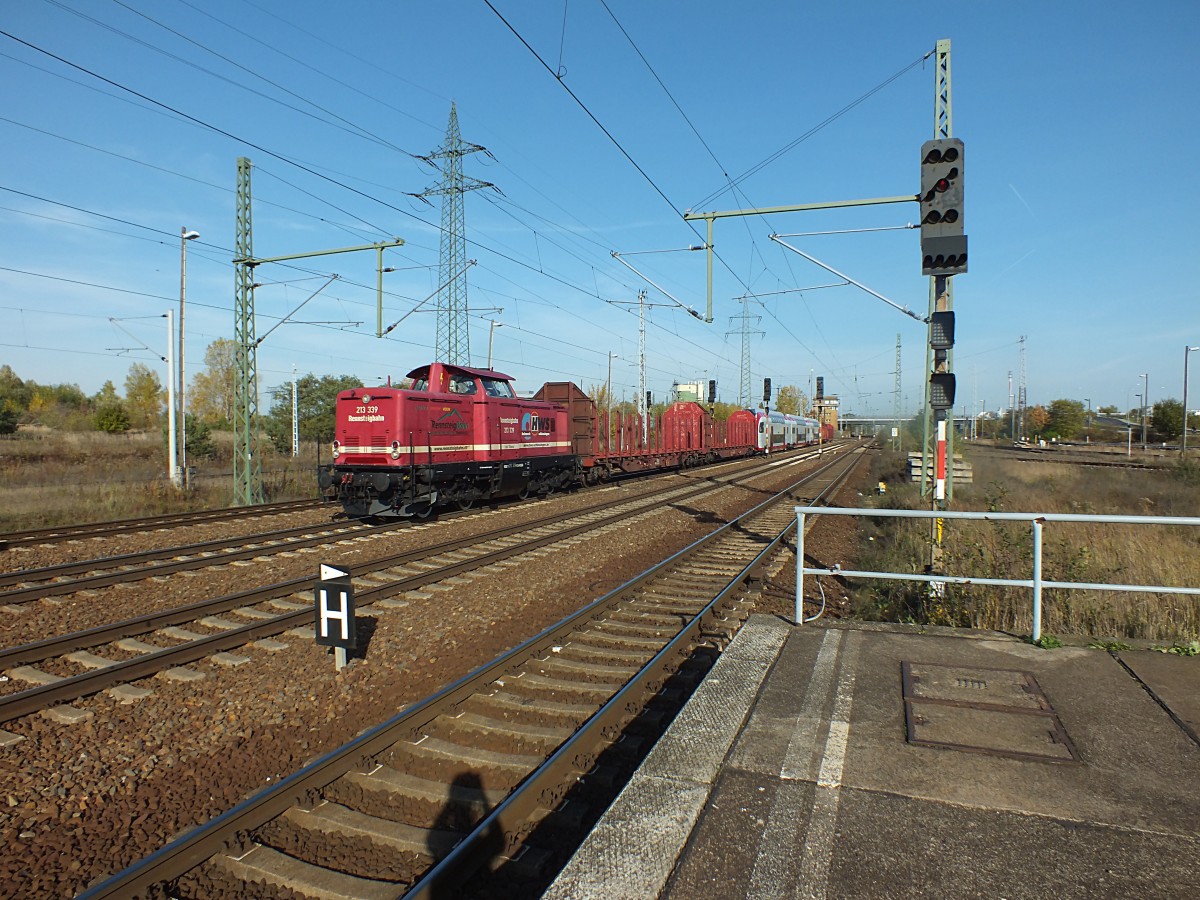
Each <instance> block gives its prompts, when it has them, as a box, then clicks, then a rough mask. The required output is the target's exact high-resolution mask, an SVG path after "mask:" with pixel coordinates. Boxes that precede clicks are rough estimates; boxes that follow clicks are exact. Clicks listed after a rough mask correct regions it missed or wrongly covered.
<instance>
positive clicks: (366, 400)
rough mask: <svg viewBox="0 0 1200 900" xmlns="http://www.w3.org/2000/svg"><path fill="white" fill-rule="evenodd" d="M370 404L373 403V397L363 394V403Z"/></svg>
mask: <svg viewBox="0 0 1200 900" xmlns="http://www.w3.org/2000/svg"><path fill="white" fill-rule="evenodd" d="M370 402H371V395H370V394H363V403H370Z"/></svg>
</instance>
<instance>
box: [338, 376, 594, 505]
mask: <svg viewBox="0 0 1200 900" xmlns="http://www.w3.org/2000/svg"><path fill="white" fill-rule="evenodd" d="M408 377H409V378H410V379H412V381H413V384H412V387H411V388H409V389H407V390H401V389H400V388H394V387H377V388H354V389H352V390H349V391H342V393H340V394H338V398H337V409H336V412H335V424H334V441H333V465H332V466H330V467H327V468H323V469H321V470H320V472H319V478H318V481H319V484H320V487H321V489H322V491H323V492H325V493H327V494H328V493H331V492H333V491H334V490H336V496H337V499H339V500H340V501H341V503H342V506H343V507H344V508H345V510H346V513H347V514H348V515H351V516H357V517H362V516H417V517H418V518H423V517H424V516H427V515H429V513H430V512H431V511H432V510H433V508H434V507H435V506H438V505H449V504H455V505H457V506H458V507H459V508H461V509H467V508H468V507H470V506H471V505H472V504H473V503H474V502H475V501H476V500H479V499H482V498H490V497H511V496H516V497H525V496H528V495H529V494H530V493H548V492H549V491H552V490H554V489H556V488H559V487H565V486H566V485H567V484H569V483H571V482H572V481H574V480H576V479H577V478H578V474H579V471H578V460H577V459H576V458H575V456H574V454H572V453H571V443H570V438H569V436H568V429H567V414H566V411H565V410H564V409H562V408H561V407H558V406H555V405H553V404H551V403H545V402H540V401H537V400H522V399H520V398H518V397H517V395H516V393H515V392H514V391H513V389H512V384H511V379H510V378H509V376H507V375H503V374H501V373H499V372H493V371H491V370H488V369H468V368H464V367H462V366H452V365H447V364H443V363H432V364H431V365H428V366H422V367H421V368H419V369H415V370H413V371H412V372H410V373H409V374H408Z"/></svg>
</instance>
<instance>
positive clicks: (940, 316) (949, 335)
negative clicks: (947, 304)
mask: <svg viewBox="0 0 1200 900" xmlns="http://www.w3.org/2000/svg"><path fill="white" fill-rule="evenodd" d="M929 346H930V347H932V348H933V349H934V350H949V349H951V348H952V347H953V346H954V313H953V312H952V311H950V310H946V311H944V312H935V313H933V314H932V315H931V316H930V317H929Z"/></svg>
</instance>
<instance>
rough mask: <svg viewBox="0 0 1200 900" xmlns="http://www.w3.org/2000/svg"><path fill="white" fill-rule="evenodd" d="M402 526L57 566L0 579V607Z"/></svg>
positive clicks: (328, 528) (338, 529) (266, 536)
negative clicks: (0, 605)
mask: <svg viewBox="0 0 1200 900" xmlns="http://www.w3.org/2000/svg"><path fill="white" fill-rule="evenodd" d="M406 525H407V523H406V522H392V523H388V524H384V525H374V524H367V523H363V522H347V521H343V522H340V523H337V524H329V525H324V526H322V525H312V524H309V525H298V526H293V527H291V528H283V529H277V530H275V531H268V532H264V533H262V534H255V535H238V536H235V537H228V538H219V539H216V540H210V541H202V542H200V543H195V544H183V545H180V546H177V547H167V548H165V549H157V550H147V551H142V552H138V553H125V554H121V555H119V556H110V557H105V558H102V559H89V560H83V561H81V562H72V563H61V564H59V565H54V566H46V567H45V568H40V569H22V570H18V571H15V572H7V573H4V574H0V588H3V590H0V604H7V605H15V604H21V603H29V602H32V601H34V600H41V599H43V598H45V597H56V596H61V595H63V594H73V593H76V592H78V591H84V590H96V589H98V588H104V587H111V586H112V585H114V584H124V583H127V582H131V581H141V580H143V579H145V578H154V577H162V576H165V575H173V574H175V573H176V572H186V571H191V570H194V569H202V568H207V567H209V566H220V565H227V564H229V563H232V562H236V561H238V560H245V559H254V558H256V557H261V556H268V555H270V554H272V553H282V552H285V551H293V550H298V549H300V548H302V547H313V546H319V545H321V544H326V543H329V542H330V541H331V540H334V539H343V538H353V537H357V536H359V535H362V534H367V533H372V534H379V533H383V532H387V531H394V530H396V529H397V528H402V527H405V526H406Z"/></svg>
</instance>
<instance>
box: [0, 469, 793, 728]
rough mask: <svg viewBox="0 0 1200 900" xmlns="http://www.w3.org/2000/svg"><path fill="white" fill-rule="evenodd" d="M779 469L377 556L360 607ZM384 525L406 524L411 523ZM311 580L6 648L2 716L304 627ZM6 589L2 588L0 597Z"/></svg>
mask: <svg viewBox="0 0 1200 900" xmlns="http://www.w3.org/2000/svg"><path fill="white" fill-rule="evenodd" d="M771 467H772V466H771V464H770V463H767V464H766V465H765V466H760V467H756V469H755V470H754V471H752V472H750V473H747V472H744V471H738V472H734V473H729V474H727V475H725V476H713V477H710V478H705V479H704V480H703V481H701V482H700V483H699V484H696V483H692V484H686V485H678V484H675V485H670V486H666V487H661V488H658V489H655V490H651V491H647V492H644V493H642V494H640V495H639V496H637V497H635V498H632V499H630V500H627V501H624V502H621V503H618V504H616V505H612V504H611V503H610V502H608V501H603V502H601V503H598V504H595V505H593V506H591V507H588V508H586V509H583V510H574V511H571V512H566V513H556V514H553V515H550V516H545V517H543V518H542V519H541V520H539V521H535V522H532V523H530V522H526V523H522V524H519V525H515V526H508V527H504V528H500V529H496V530H493V531H491V532H488V533H485V534H482V535H480V534H475V535H470V536H467V537H464V538H460V539H457V540H454V541H448V542H442V543H440V544H438V545H435V546H433V547H423V548H420V549H416V550H410V551H405V552H402V553H393V554H388V555H385V556H383V557H379V558H376V559H374V560H370V561H368V562H365V563H362V564H359V565H356V566H355V567H354V569H355V575H354V585H355V595H356V606H357V607H358V608H359V609H366V608H369V607H370V606H371V605H373V604H374V603H377V602H380V603H386V601H387V600H388V599H389V598H391V597H395V596H397V595H398V594H403V593H405V592H407V591H412V590H419V589H421V588H423V587H426V586H428V585H430V584H434V583H437V582H440V581H444V580H446V579H448V578H451V577H454V576H463V575H467V574H470V573H478V572H479V571H480V570H482V569H484V568H486V567H487V566H492V565H500V564H504V563H506V562H507V561H508V560H510V559H511V558H512V557H514V556H519V555H521V554H526V553H532V552H535V551H537V550H540V549H542V548H545V547H549V546H551V545H553V544H556V543H559V542H562V541H567V540H572V539H575V538H577V537H578V536H580V535H582V534H586V533H588V532H594V531H596V530H598V529H602V528H605V527H609V526H613V525H619V524H623V523H626V522H628V521H629V519H630V518H631V517H632V516H636V515H641V514H645V513H648V512H652V511H653V510H655V509H657V508H659V507H660V506H662V505H663V504H665V503H685V502H688V501H691V500H694V499H696V498H698V497H701V496H704V495H706V494H710V493H712V492H714V491H716V490H718V489H720V488H723V487H727V486H729V485H735V484H740V483H742V482H745V481H747V480H749V479H752V478H753V477H755V476H757V475H761V474H765V473H766V472H768V471H770V469H771ZM383 527H385V528H389V527H390V528H395V527H404V523H397V524H394V525H390V526H383ZM311 587H312V577H311V576H309V577H304V578H296V579H291V580H288V581H284V582H280V583H277V584H272V585H266V586H263V587H259V588H253V589H250V590H245V591H239V592H236V593H233V594H227V595H224V596H221V597H214V598H211V599H208V600H204V601H200V602H197V603H192V604H189V605H187V606H183V607H178V608H175V609H170V610H163V611H159V612H154V613H150V614H147V615H144V616H138V617H135V618H131V619H127V620H125V621H122V622H118V623H114V624H111V625H106V626H102V627H98V628H92V629H88V630H86V631H80V632H74V633H71V634H66V635H61V636H58V637H54V638H50V639H47V640H44V641H38V642H36V643H32V644H25V645H22V646H18V647H12V648H8V649H5V650H2V651H0V671H4V672H5V674H6V675H7V677H8V679H9V681H8V683H7V685H6V686H5V692H4V693H3V695H2V696H0V722H8V721H11V720H12V719H15V718H19V717H21V716H27V715H32V714H33V713H36V712H39V711H42V710H45V709H51V708H53V707H56V706H60V705H62V704H67V703H70V702H72V701H74V700H77V699H79V698H81V697H86V696H89V695H92V694H95V693H98V692H100V691H102V690H109V689H115V688H118V687H120V686H122V685H129V684H131V683H132V682H135V681H138V680H140V679H144V678H147V677H149V676H152V675H155V674H158V673H160V672H169V671H171V670H174V669H178V668H180V667H184V666H187V665H188V664H189V663H193V662H195V661H197V660H200V659H203V658H206V657H212V656H215V655H216V654H219V653H227V652H229V651H232V650H236V649H238V648H240V647H245V646H246V645H248V644H251V643H253V642H256V641H263V640H266V639H269V638H273V637H276V636H278V635H281V634H284V633H285V632H288V631H291V630H292V629H305V628H307V627H309V626H310V625H311V622H312V619H313V601H312V599H311V594H310V591H311ZM6 596H8V595H6V594H5V595H0V600H2V599H3V598H4V597H6ZM225 614H228V615H227V616H226V617H224V618H223V617H222V616H225ZM242 659H244V658H242ZM231 661H232V660H231ZM47 663H49V665H47ZM80 668H82V669H85V670H86V671H82V672H79V674H75V675H70V676H59V675H55V674H53V672H52V671H50V670H51V669H58V670H77V669H80ZM180 677H186V675H181V676H180ZM22 685H31V686H29V687H22Z"/></svg>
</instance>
